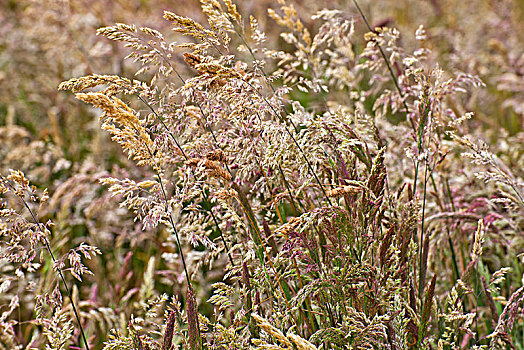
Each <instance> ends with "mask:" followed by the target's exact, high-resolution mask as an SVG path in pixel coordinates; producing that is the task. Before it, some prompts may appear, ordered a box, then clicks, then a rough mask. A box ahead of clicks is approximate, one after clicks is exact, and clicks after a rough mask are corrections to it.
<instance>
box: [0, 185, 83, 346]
mask: <svg viewBox="0 0 524 350" xmlns="http://www.w3.org/2000/svg"><path fill="white" fill-rule="evenodd" d="M5 182H6V183H7V185H8V186H9V187H11V189H12V190H13V193H15V195H16V196H17V197H18V198H19V199H20V201H21V202H22V203H23V204H24V206H25V208H26V209H27V211H29V214H30V215H31V217H32V218H33V221H34V222H35V224H36V225H37V227H38V230H39V231H40V232H41V233H42V237H43V238H44V245H45V247H46V249H47V251H48V252H49V255H50V256H51V259H52V260H53V266H56V259H55V255H54V254H53V251H52V250H51V245H50V244H49V241H48V240H47V237H46V236H45V232H44V231H43V230H42V227H41V226H40V222H39V220H38V219H37V218H36V216H35V215H34V214H33V211H32V210H31V208H29V205H27V203H26V201H25V200H24V199H23V198H22V197H21V196H20V195H18V194H17V193H16V190H15V188H14V187H13V185H11V183H10V182H9V181H5ZM57 272H58V275H59V276H60V279H61V280H62V283H63V284H64V287H65V290H66V292H67V296H68V298H69V301H70V302H71V307H72V308H73V313H74V314H75V318H76V321H77V323H78V326H79V327H80V333H81V334H82V339H83V340H84V344H85V347H86V349H87V350H90V349H89V343H88V342H87V338H86V335H85V333H84V328H83V327H82V323H81V322H80V316H79V314H78V311H77V309H76V305H75V302H74V301H73V296H72V294H71V290H70V289H69V287H68V285H67V283H66V280H65V277H64V274H63V273H62V270H61V269H57Z"/></svg>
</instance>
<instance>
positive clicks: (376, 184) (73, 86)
mask: <svg viewBox="0 0 524 350" xmlns="http://www.w3.org/2000/svg"><path fill="white" fill-rule="evenodd" d="M361 2H362V1H353V2H352V3H349V2H348V4H346V5H347V6H346V7H344V8H341V9H333V10H326V9H322V10H318V11H314V13H313V14H312V15H311V16H310V17H311V19H309V18H308V16H306V14H305V10H300V11H299V10H297V9H296V8H295V6H294V5H293V4H291V3H288V2H286V1H283V0H279V1H278V2H277V3H276V4H272V6H271V8H269V9H268V15H267V16H263V17H261V18H259V19H256V18H255V17H253V16H249V17H247V15H245V14H244V11H247V3H245V4H244V3H238V4H234V3H233V2H232V1H231V0H222V1H217V0H202V1H201V9H202V15H201V18H203V19H204V21H202V22H198V21H196V20H193V19H191V18H189V17H184V16H180V15H177V14H175V13H173V12H171V11H165V12H164V15H163V17H164V20H165V21H166V22H165V23H167V24H169V27H170V29H172V30H173V32H174V34H171V33H170V32H171V31H165V33H163V32H161V31H160V30H156V29H152V28H149V27H142V26H136V25H133V24H122V23H118V24H115V25H111V26H106V27H102V28H100V29H98V31H97V34H98V35H100V36H102V37H105V38H106V39H105V40H107V39H110V40H112V41H114V43H113V44H111V45H114V46H113V47H118V48H121V47H122V46H123V48H121V49H122V50H127V52H128V56H127V58H129V59H131V60H132V61H133V62H135V64H134V65H130V66H129V67H132V69H133V72H132V74H133V75H134V76H133V78H131V77H130V74H128V73H129V72H128V71H127V70H126V71H121V72H120V73H121V74H120V75H112V74H94V73H91V72H90V73H89V74H87V75H84V76H80V77H76V78H72V79H69V80H66V81H64V82H62V83H61V84H60V86H59V90H69V91H71V92H73V93H74V94H75V97H76V98H77V99H78V100H80V101H82V102H84V103H86V104H88V105H91V106H93V107H94V108H93V113H95V114H96V115H97V116H98V122H99V125H100V127H101V129H102V130H103V131H104V132H105V133H107V135H109V137H110V138H111V140H112V141H113V143H114V144H115V145H118V146H119V147H120V149H121V153H118V152H116V151H113V150H111V151H110V150H109V148H107V149H105V148H98V149H97V153H95V152H94V151H93V155H95V156H88V157H87V158H86V159H85V160H82V161H79V159H81V158H82V156H78V155H77V156H75V157H70V158H69V159H68V157H67V155H66V154H64V153H60V151H59V150H56V149H55V153H52V151H53V145H54V142H50V143H49V145H40V147H41V148H40V151H37V152H35V153H36V156H33V159H38V157H40V155H41V154H42V153H44V154H46V153H45V152H47V154H55V155H57V156H56V157H57V158H60V160H59V161H58V162H56V163H57V164H55V165H54V167H55V168H56V170H55V168H53V164H52V161H50V160H49V159H51V158H50V157H47V158H45V157H44V158H42V160H41V161H40V162H44V165H45V164H47V163H45V162H50V163H51V164H49V166H50V167H51V169H53V170H51V171H50V174H52V175H51V176H50V177H51V178H54V179H55V182H54V183H53V184H51V185H52V193H51V195H50V198H49V195H48V194H47V190H45V191H44V190H40V189H39V187H40V186H36V187H35V186H32V185H31V184H30V180H29V179H31V180H33V181H36V182H37V183H38V182H39V181H41V182H45V181H43V180H42V178H39V172H38V171H36V172H35V171H34V168H30V169H28V170H29V171H30V173H31V174H32V175H31V176H26V175H24V173H22V172H20V171H15V170H11V171H10V173H9V174H10V175H8V176H6V177H2V178H1V182H0V200H1V202H0V205H1V207H0V219H1V221H0V236H1V237H2V239H1V240H0V243H1V248H0V253H1V258H2V260H1V264H2V265H1V267H0V268H1V269H2V277H1V280H0V282H1V285H0V290H2V292H3V293H4V296H2V300H3V301H7V300H10V303H9V304H7V303H6V304H5V305H4V306H2V308H3V309H5V311H4V313H3V314H2V316H1V317H0V330H3V331H2V332H1V334H3V335H0V345H1V346H2V347H4V348H6V349H12V348H20V349H22V348H24V347H27V348H46V349H68V348H86V349H105V350H111V349H151V350H152V349H162V350H168V349H179V348H183V349H192V350H196V349H251V348H254V349H308V350H313V349H497V348H513V349H523V345H522V344H524V338H523V332H524V321H523V319H522V303H523V300H524V296H523V295H524V287H523V286H522V284H523V279H522V277H523V275H522V272H523V268H522V253H523V252H522V243H523V235H522V233H523V232H524V231H523V229H524V226H523V225H524V220H523V219H522V218H523V215H522V214H524V200H523V198H524V189H523V187H524V185H523V184H524V182H523V171H522V169H524V167H523V165H524V164H523V162H522V159H523V158H522V154H523V152H522V150H523V147H522V145H523V143H522V130H521V129H522V128H521V125H520V126H518V125H517V126H515V124H511V125H507V124H506V123H504V122H501V123H499V122H497V121H493V120H491V121H490V122H486V121H484V120H483V118H488V116H486V115H485V114H482V111H481V108H483V107H484V106H486V102H488V103H489V101H491V100H493V99H495V100H497V99H502V101H504V103H505V104H506V107H505V108H511V113H513V114H512V117H511V118H513V117H515V116H520V117H522V113H521V112H522V111H521V110H520V104H519V103H520V102H519V101H518V96H519V94H522V93H523V92H524V90H522V89H520V88H519V86H520V85H518V84H519V82H520V80H522V79H521V77H520V76H519V75H518V72H519V71H518V68H517V67H518V65H519V63H518V62H515V61H514V60H513V61H511V60H510V57H513V56H511V55H510V54H508V53H506V54H507V57H508V59H507V61H504V60H503V61H501V62H499V64H500V65H499V67H506V66H513V67H515V72H514V73H511V72H506V73H504V74H502V73H500V74H499V72H494V73H493V75H491V76H490V75H487V76H488V77H489V78H490V79H488V80H489V81H485V80H486V79H485V77H482V74H483V73H482V72H483V71H482V70H481V69H480V70H479V71H476V70H475V69H467V64H468V62H470V61H468V60H475V59H477V57H474V58H472V57H470V56H467V55H466V54H465V53H464V52H458V53H457V52H455V53H453V54H449V53H446V51H445V48H442V47H441V46H439V45H441V42H440V40H441V38H440V37H439V35H444V34H442V33H443V32H442V30H443V28H447V29H449V28H448V27H445V25H448V23H446V21H447V20H451V18H452V17H451V16H450V17H446V16H444V13H447V12H448V11H449V9H448V8H447V7H446V6H445V4H444V3H443V2H440V1H433V2H431V5H426V6H427V7H426V8H425V11H428V10H429V9H430V10H431V11H433V15H434V16H437V15H438V16H441V17H442V18H443V19H442V23H444V24H442V25H438V24H433V26H432V25H431V23H428V24H427V25H428V26H429V28H426V27H425V26H424V25H420V24H419V23H417V24H416V25H414V24H410V26H411V27H412V28H414V29H415V28H416V30H414V32H409V31H406V32H402V37H401V31H399V30H398V29H395V28H394V26H391V25H390V26H385V25H383V26H374V24H373V22H374V20H376V19H374V18H373V16H372V15H371V13H366V12H367V11H370V6H371V5H369V6H367V5H366V6H361V5H364V4H363V3H362V4H361ZM406 3H408V2H406ZM385 4H386V6H385V7H384V8H383V10H384V11H385V12H386V11H388V10H389V6H393V5H392V4H391V3H389V2H385ZM505 4H506V5H507V6H510V4H513V3H512V2H510V1H507V2H506V3H505ZM244 6H245V7H246V8H244ZM302 6H303V7H301V9H310V8H312V7H313V6H311V7H308V4H303V5H302ZM414 6H420V4H418V5H414ZM457 9H458V8H457ZM490 11H491V12H490V13H494V14H496V15H500V16H502V15H504V14H507V12H505V11H507V8H506V7H504V6H503V5H500V8H495V9H491V10H490ZM266 17H267V18H266ZM508 18H509V17H508ZM259 21H260V22H259ZM267 21H272V22H271V25H270V26H269V25H267V24H266V26H265V27H266V32H264V30H263V28H262V25H261V23H265V22H267ZM391 21H392V20H391V19H389V20H388V21H386V22H391ZM437 23H441V22H437ZM399 24H400V25H401V26H402V23H401V21H400V22H399ZM410 26H409V25H408V26H406V25H404V27H410ZM164 27H165V25H164ZM450 27H452V26H450ZM277 28H278V29H277ZM86 35H87V34H86ZM445 35H449V37H450V38H455V39H457V38H458V36H457V37H456V36H454V34H450V33H446V34H445ZM515 35H516V34H515ZM278 38H280V39H278ZM270 39H271V40H270ZM401 39H402V40H401ZM492 39H493V41H492V43H491V45H492V47H497V50H499V51H491V52H489V54H488V56H487V57H488V59H489V60H491V59H492V60H495V59H500V58H501V57H503V56H500V52H502V51H503V49H502V48H500V47H499V46H500V42H498V41H497V42H496V41H495V38H492ZM457 40H458V39H457ZM102 42H105V43H106V44H107V42H109V41H102ZM457 42H458V41H457ZM452 44H455V42H454V43H452ZM457 45H458V44H457ZM497 45H499V46H497ZM515 45H517V44H515ZM119 50H120V49H119ZM513 50H514V52H518V50H519V47H518V46H515V47H514V48H513ZM475 62H476V63H477V64H478V65H480V64H482V62H485V61H483V59H478V60H477V61H475ZM475 67H477V66H475ZM506 68H507V67H506ZM506 68H500V69H501V70H504V69H506ZM101 71H107V69H101ZM484 73H485V72H484ZM493 84H498V85H497V86H498V90H497V91H498V92H493V91H489V90H490V89H491V88H492V87H493ZM510 92H511V94H510ZM506 93H507V94H508V95H505V96H504V97H500V95H503V94H506ZM62 94H64V93H63V92H62ZM497 94H498V95H497ZM64 96H67V95H65V94H64ZM476 96H483V97H485V101H483V100H477V99H476ZM63 98H68V97H63ZM502 113H503V112H502ZM519 113H520V114H519ZM477 114H481V116H482V117H481V119H480V120H479V119H478V117H477V116H476V115H477ZM504 128H505V129H504ZM13 130H14V131H13ZM21 130H23V129H16V128H14V127H6V128H5V131H3V134H4V133H5V135H6V136H5V139H6V145H8V146H9V147H12V148H10V150H9V152H11V153H14V152H16V151H17V149H18V148H16V147H18V146H16V142H14V141H13V139H14V138H13V137H10V136H9V135H10V134H9V133H18V134H17V135H20V134H21V133H23V131H21ZM494 131H495V133H499V135H504V140H502V138H500V137H499V138H495V139H496V140H497V142H494V143H492V145H490V146H489V145H488V144H489V141H490V139H493V137H491V136H492V135H494V133H493V132H494ZM3 134H1V135H3ZM509 134H512V136H509ZM1 135H0V136H1ZM28 138H30V136H28ZM501 140H502V141H501ZM35 142H37V141H30V142H28V143H26V144H25V146H23V147H22V149H24V150H25V149H30V150H34V149H36V148H37V147H36V145H35V144H34V143H35ZM11 145H15V146H11ZM63 145H64V144H62V145H61V146H63ZM42 150H44V151H42ZM9 152H6V155H2V156H3V157H5V159H6V163H5V164H6V165H7V164H10V162H7V159H8V155H9ZM18 152H20V151H18ZM87 152H90V151H87ZM104 152H105V153H109V152H111V154H112V156H111V157H113V159H112V160H108V161H107V163H106V162H105V161H104V162H97V160H98V159H97V157H96V155H103V154H104ZM125 155H127V159H125ZM46 159H47V160H46ZM71 162H73V165H72V163H71ZM74 162H78V163H74ZM2 170H3V171H4V170H7V169H2ZM64 170H67V171H66V172H65V173H66V174H69V175H68V176H69V177H68V176H66V175H61V174H64V173H60V171H62V172H64ZM28 178H29V179H28ZM48 199H49V200H48ZM36 213H41V218H39V217H38V216H37V214H36ZM53 221H55V224H53ZM85 241H87V243H86V242H85ZM75 246H76V248H73V249H71V247H75ZM97 247H98V248H97ZM43 248H45V251H44V250H43ZM44 253H45V254H44ZM70 286H72V287H70ZM63 295H64V296H67V299H65V298H64V297H63ZM6 305H8V306H6ZM33 310H34V311H33Z"/></svg>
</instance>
